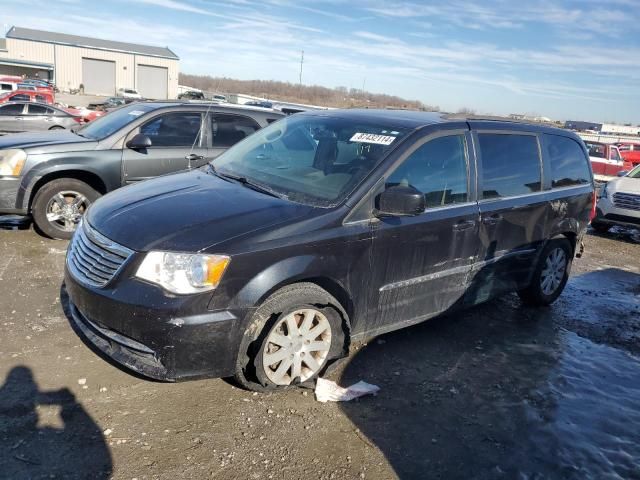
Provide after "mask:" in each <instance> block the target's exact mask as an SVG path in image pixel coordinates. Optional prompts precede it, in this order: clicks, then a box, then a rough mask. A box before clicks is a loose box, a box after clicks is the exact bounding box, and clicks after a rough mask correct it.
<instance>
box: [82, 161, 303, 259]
mask: <svg viewBox="0 0 640 480" xmlns="http://www.w3.org/2000/svg"><path fill="white" fill-rule="evenodd" d="M312 210H315V209H314V208H313V207H308V206H304V205H299V204H296V203H293V202H289V201H287V200H282V199H279V198H275V197H272V196H269V195H265V194H264V193H261V192H256V191H255V190H251V189H250V188H247V187H245V186H243V185H241V184H238V183H236V182H229V181H226V180H223V179H221V178H219V177H216V176H214V175H209V174H206V173H204V172H201V171H193V172H187V173H179V174H174V175H167V176H163V177H160V178H157V179H154V180H147V181H145V182H142V183H140V184H137V185H132V186H129V187H125V188H121V189H119V190H116V191H115V192H112V193H110V194H108V195H106V196H104V197H102V198H101V199H99V200H98V201H97V202H95V203H94V204H93V205H92V206H91V208H90V209H89V211H88V212H87V221H88V222H89V224H90V225H91V226H92V227H94V228H95V229H96V230H97V231H98V232H100V233H101V234H103V235H104V236H106V237H107V238H109V239H111V240H113V241H115V242H117V243H119V244H121V245H124V246H126V247H129V248H131V249H133V250H137V251H148V250H168V251H183V252H197V251H200V250H203V249H206V248H207V247H211V246H214V245H216V244H218V243H221V242H225V241H229V240H231V239H233V238H235V237H238V236H241V235H245V234H248V233H250V232H254V231H257V230H262V229H265V228H267V227H271V226H275V225H278V224H282V223H284V222H287V221H291V220H293V219H296V218H299V217H301V216H303V215H308V214H309V213H310V212H311V211H312ZM219 253H232V252H219Z"/></svg>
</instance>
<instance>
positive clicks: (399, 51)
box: [0, 0, 640, 124]
mask: <svg viewBox="0 0 640 480" xmlns="http://www.w3.org/2000/svg"><path fill="white" fill-rule="evenodd" d="M2 3H3V6H2V9H1V12H2V14H1V16H0V22H1V23H3V24H4V29H5V31H6V30H7V29H8V28H9V27H10V26H12V25H17V26H22V27H27V28H38V29H45V30H52V31H60V32H64V33H75V34H79V35H87V36H95V37H100V38H108V39H114V40H123V41H130V42H137V43H146V44H153V45H161V46H165V45H166V46H169V47H170V48H171V49H172V50H173V51H174V52H176V53H177V54H178V55H179V56H180V58H181V66H180V68H181V71H182V72H185V73H197V74H210V75H214V76H227V77H233V78H241V79H273V80H284V81H290V82H294V83H297V81H298V74H299V60H300V51H301V50H303V49H304V52H305V63H304V71H303V83H305V84H319V85H324V86H328V87H336V86H346V87H353V88H362V86H363V83H364V84H365V87H366V89H367V90H369V91H373V92H384V93H390V94H395V95H400V96H403V97H406V98H414V99H418V100H421V101H423V102H424V103H426V104H429V105H439V106H440V107H441V108H442V109H443V110H449V111H455V110H457V109H459V108H462V107H468V108H472V109H475V110H477V111H478V112H482V113H494V114H508V113H527V114H535V115H544V116H548V117H551V118H554V119H560V120H566V119H583V120H594V121H605V122H609V121H615V122H632V123H634V124H638V123H640V0H562V1H552V0H528V1H521V2H515V1H513V0H484V1H474V0H442V1H438V2H428V1H423V2H420V1H404V0H387V1H378V0H361V1H359V0H355V1H354V0H314V1H313V2H305V1H294V0H230V1H226V2H217V1H212V0H122V1H120V0H111V1H101V2H97V1H91V0H57V1H56V2H51V1H50V0H47V1H45V0H30V1H29V2H28V5H29V8H25V3H24V2H23V1H22V0H20V1H18V0H3V2H2ZM43 12H46V14H43ZM365 82H366V83H365Z"/></svg>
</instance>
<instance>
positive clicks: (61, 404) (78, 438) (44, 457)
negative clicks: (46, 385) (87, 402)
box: [0, 366, 112, 479]
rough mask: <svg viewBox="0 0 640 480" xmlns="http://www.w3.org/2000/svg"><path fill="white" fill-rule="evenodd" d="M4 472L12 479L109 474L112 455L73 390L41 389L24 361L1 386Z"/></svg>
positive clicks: (0, 435) (0, 434)
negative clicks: (23, 364) (24, 364)
mask: <svg viewBox="0 0 640 480" xmlns="http://www.w3.org/2000/svg"><path fill="white" fill-rule="evenodd" d="M0 472H2V475H0V476H2V477H3V478H11V479H31V478H65V479H67V478H70V479H73V478H95V479H101V478H102V479H106V478H109V477H110V476H111V473H112V460H111V454H110V452H109V448H108V446H107V444H106V443H105V440H104V438H103V436H102V431H101V429H100V427H99V426H98V425H97V424H96V423H95V422H94V421H93V419H92V418H91V416H90V415H89V414H88V413H87V411H86V410H85V409H84V408H83V407H82V405H80V404H79V403H78V402H77V401H76V399H75V397H74V395H73V393H71V391H69V390H68V389H66V388H62V389H60V390H57V391H49V392H46V391H40V390H39V389H38V385H37V384H36V383H35V380H34V378H33V374H32V372H31V370H30V369H29V368H27V367H24V366H18V367H14V368H13V369H12V370H11V371H10V372H9V374H8V375H7V378H6V380H5V383H4V385H2V386H1V387H0Z"/></svg>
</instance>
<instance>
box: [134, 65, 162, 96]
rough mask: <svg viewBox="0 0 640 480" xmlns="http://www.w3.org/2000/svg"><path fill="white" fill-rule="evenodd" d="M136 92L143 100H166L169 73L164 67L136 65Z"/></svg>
mask: <svg viewBox="0 0 640 480" xmlns="http://www.w3.org/2000/svg"><path fill="white" fill-rule="evenodd" d="M137 77H138V82H137V83H138V92H140V95H142V96H143V97H144V98H152V99H154V100H165V99H166V98H167V85H168V80H169V71H168V70H167V69H166V68H164V67H152V66H150V65H138V74H137Z"/></svg>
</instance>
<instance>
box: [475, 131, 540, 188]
mask: <svg viewBox="0 0 640 480" xmlns="http://www.w3.org/2000/svg"><path fill="white" fill-rule="evenodd" d="M478 140H479V143H480V152H481V157H482V199H485V200H486V199H491V198H502V197H513V196H516V195H524V194H527V193H532V192H539V191H540V190H541V187H542V180H541V167H540V153H539V149H538V140H537V138H536V137H535V136H534V135H518V134H501V133H480V134H478Z"/></svg>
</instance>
